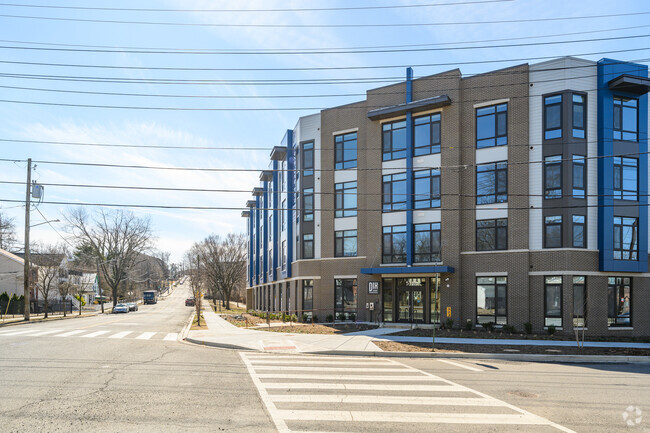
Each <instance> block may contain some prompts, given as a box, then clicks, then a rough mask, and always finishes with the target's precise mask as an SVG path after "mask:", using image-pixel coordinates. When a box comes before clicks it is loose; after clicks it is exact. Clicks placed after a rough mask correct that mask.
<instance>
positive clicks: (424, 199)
mask: <svg viewBox="0 0 650 433" xmlns="http://www.w3.org/2000/svg"><path fill="white" fill-rule="evenodd" d="M413 191H414V194H415V195H414V201H413V207H414V208H415V209H430V208H434V207H440V171H438V170H419V171H415V172H413Z"/></svg>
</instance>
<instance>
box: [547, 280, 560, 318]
mask: <svg viewBox="0 0 650 433" xmlns="http://www.w3.org/2000/svg"><path fill="white" fill-rule="evenodd" d="M544 326H557V327H561V326H562V277H561V276H553V277H545V278H544Z"/></svg>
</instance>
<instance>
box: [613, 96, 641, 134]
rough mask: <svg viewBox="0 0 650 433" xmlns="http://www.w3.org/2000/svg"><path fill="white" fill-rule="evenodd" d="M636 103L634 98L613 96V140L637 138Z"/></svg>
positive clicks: (637, 110)
mask: <svg viewBox="0 0 650 433" xmlns="http://www.w3.org/2000/svg"><path fill="white" fill-rule="evenodd" d="M638 105H639V103H638V101H637V100H636V99H630V98H622V97H614V140H623V141H637V140H638V137H639V127H638V119H639V108H638Z"/></svg>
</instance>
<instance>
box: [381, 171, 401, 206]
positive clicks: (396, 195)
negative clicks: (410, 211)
mask: <svg viewBox="0 0 650 433" xmlns="http://www.w3.org/2000/svg"><path fill="white" fill-rule="evenodd" d="M382 190H383V195H382V197H383V206H382V209H383V211H384V212H391V211H395V210H405V209H406V173H398V174H387V175H386V176H384V177H383V183H382Z"/></svg>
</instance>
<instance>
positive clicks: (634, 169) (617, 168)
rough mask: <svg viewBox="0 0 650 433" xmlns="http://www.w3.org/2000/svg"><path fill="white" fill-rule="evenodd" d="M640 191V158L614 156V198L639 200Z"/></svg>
mask: <svg viewBox="0 0 650 433" xmlns="http://www.w3.org/2000/svg"><path fill="white" fill-rule="evenodd" d="M638 191H639V160H638V159H636V158H623V157H619V156H616V157H614V198H617V199H619V200H637V193H638Z"/></svg>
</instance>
